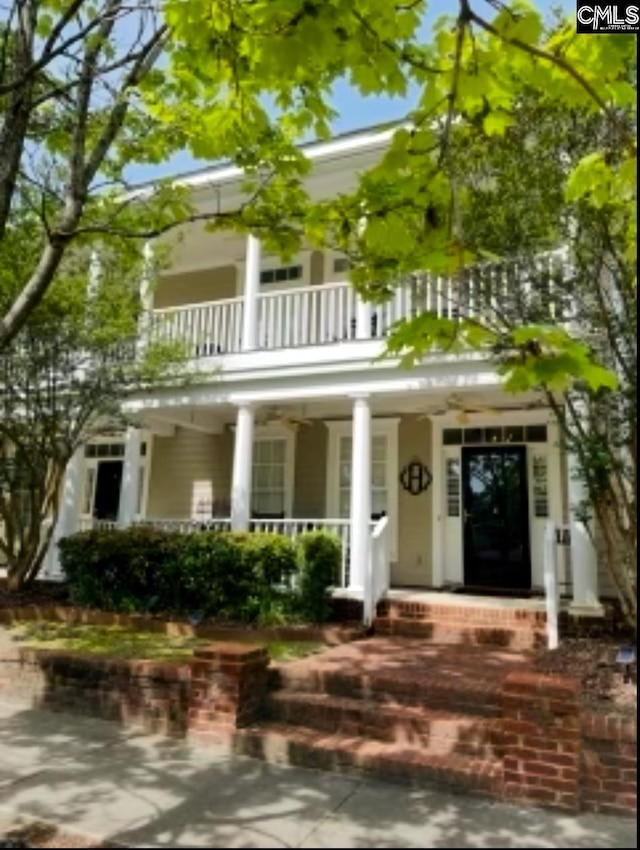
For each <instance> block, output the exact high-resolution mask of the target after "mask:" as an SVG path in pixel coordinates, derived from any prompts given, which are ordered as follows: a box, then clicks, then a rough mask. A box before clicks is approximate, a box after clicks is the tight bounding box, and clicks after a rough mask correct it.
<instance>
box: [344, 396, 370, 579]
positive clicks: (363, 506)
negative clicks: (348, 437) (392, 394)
mask: <svg viewBox="0 0 640 850" xmlns="http://www.w3.org/2000/svg"><path fill="white" fill-rule="evenodd" d="M352 434H353V439H352V447H351V558H350V564H349V588H350V589H351V590H364V587H365V581H366V578H367V575H368V572H369V555H370V552H369V550H370V547H371V540H370V534H369V524H370V522H371V408H370V406H369V397H368V396H367V395H360V396H357V397H355V398H354V401H353V431H352Z"/></svg>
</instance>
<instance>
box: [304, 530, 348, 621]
mask: <svg viewBox="0 0 640 850" xmlns="http://www.w3.org/2000/svg"><path fill="white" fill-rule="evenodd" d="M298 539H299V542H300V545H301V547H302V570H301V573H300V590H299V599H300V613H301V614H302V616H303V617H304V618H305V619H307V620H310V621H311V622H313V623H323V622H326V620H328V619H329V614H330V612H331V606H330V602H329V594H328V592H327V591H328V589H329V588H330V587H331V586H332V585H335V584H336V582H337V580H338V576H339V574H340V557H341V552H342V544H341V542H340V538H339V537H338V536H337V535H335V534H329V533H327V532H326V531H310V532H308V533H307V534H303V535H301V536H300V537H299V538H298Z"/></svg>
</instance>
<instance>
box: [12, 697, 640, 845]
mask: <svg viewBox="0 0 640 850" xmlns="http://www.w3.org/2000/svg"><path fill="white" fill-rule="evenodd" d="M14 816H15V817H18V816H25V817H27V816H29V817H36V818H41V819H43V820H45V821H52V822H54V823H56V824H59V825H60V826H61V827H63V828H64V829H68V830H74V831H77V832H79V833H83V834H88V835H91V836H95V837H100V838H104V839H108V840H112V841H115V842H118V843H120V844H123V845H125V846H128V847H335V848H338V847H461V848H462V847H594V848H598V847H633V848H635V847H636V846H637V841H636V835H637V825H636V822H635V820H632V819H629V820H622V819H620V818H610V817H605V816H599V815H580V816H577V817H573V816H569V815H564V814H557V813H553V812H549V811H545V810H541V809H526V808H521V807H517V806H508V805H505V804H501V803H500V804H499V803H495V804H494V803H491V802H488V801H486V800H482V799H478V798H470V797H465V796H460V795H454V794H448V793H445V792H443V791H440V790H435V789H434V790H432V789H420V790H416V789H411V788H407V787H403V786H400V785H392V784H386V783H382V782H373V781H367V780H364V781H363V780H359V779H352V778H345V777H341V776H336V775H332V774H328V773H322V772H317V771H313V770H305V769H301V768H291V767H274V766H272V765H267V764H264V763H262V762H260V761H254V760H253V759H248V758H241V757H236V756H229V755H228V754H226V753H225V752H224V751H223V749H222V748H220V749H215V748H212V747H195V746H193V745H188V744H186V743H185V742H181V741H174V740H168V739H166V738H159V737H155V736H149V735H145V734H143V733H140V732H136V731H132V730H130V729H129V730H127V729H122V728H121V727H119V726H117V725H116V724H114V723H108V722H104V721H100V720H94V719H90V718H83V717H77V716H72V715H68V714H57V713H56V714H54V713H49V712H45V711H41V710H32V709H29V708H25V707H24V706H19V705H11V704H8V703H4V704H3V703H0V834H2V829H3V828H4V827H5V826H6V824H7V823H8V822H9V821H10V820H11V819H12V818H13V817H14Z"/></svg>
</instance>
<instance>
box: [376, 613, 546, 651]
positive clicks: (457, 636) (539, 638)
mask: <svg viewBox="0 0 640 850" xmlns="http://www.w3.org/2000/svg"><path fill="white" fill-rule="evenodd" d="M373 629H374V632H375V634H377V635H391V636H398V637H412V638H420V639H422V640H424V641H425V642H428V643H434V644H446V645H448V646H460V645H462V646H464V645H466V646H486V647H499V648H502V649H510V650H517V651H522V650H530V649H535V648H537V647H540V646H544V645H545V644H546V633H545V631H544V630H543V629H533V628H522V627H518V628H510V627H499V628H496V627H488V626H486V625H485V626H479V625H472V624H465V625H464V626H459V627H456V626H454V625H453V624H450V623H447V622H427V621H424V620H400V619H397V620H396V619H387V618H378V619H376V620H375V621H374V626H373Z"/></svg>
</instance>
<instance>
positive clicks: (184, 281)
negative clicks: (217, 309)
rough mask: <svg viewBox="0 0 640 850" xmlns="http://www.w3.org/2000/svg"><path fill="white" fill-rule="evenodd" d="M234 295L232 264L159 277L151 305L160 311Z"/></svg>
mask: <svg viewBox="0 0 640 850" xmlns="http://www.w3.org/2000/svg"><path fill="white" fill-rule="evenodd" d="M235 297H236V267H235V266H223V267H220V268H215V269H206V270H203V271H197V272H188V273H186V274H179V275H167V276H166V277H163V278H161V280H160V281H159V282H158V285H157V287H156V290H155V292H154V298H153V305H154V307H155V308H156V309H158V310H160V309H162V308H164V307H182V306H184V305H186V304H199V303H202V302H203V301H219V300H220V299H222V298H235Z"/></svg>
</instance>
